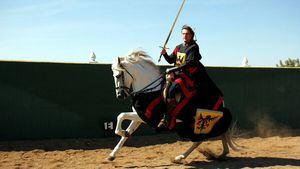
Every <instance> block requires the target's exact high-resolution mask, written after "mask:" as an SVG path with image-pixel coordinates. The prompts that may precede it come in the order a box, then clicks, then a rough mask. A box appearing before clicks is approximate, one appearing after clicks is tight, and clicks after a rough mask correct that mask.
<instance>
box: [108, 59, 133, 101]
mask: <svg viewBox="0 0 300 169" xmlns="http://www.w3.org/2000/svg"><path fill="white" fill-rule="evenodd" d="M122 61H124V58H121V57H118V59H117V62H115V63H114V64H112V71H113V77H114V81H115V89H116V97H117V98H118V99H126V98H127V97H128V96H130V95H131V91H132V82H133V76H132V75H131V74H130V73H129V72H128V71H127V70H126V68H125V67H124V66H123V64H122Z"/></svg>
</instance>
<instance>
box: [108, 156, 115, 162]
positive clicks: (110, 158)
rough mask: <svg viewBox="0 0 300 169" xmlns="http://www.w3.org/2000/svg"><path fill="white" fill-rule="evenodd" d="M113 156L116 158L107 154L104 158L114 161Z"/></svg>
mask: <svg viewBox="0 0 300 169" xmlns="http://www.w3.org/2000/svg"><path fill="white" fill-rule="evenodd" d="M115 158H116V157H113V156H108V157H107V158H106V160H108V161H114V159H115Z"/></svg>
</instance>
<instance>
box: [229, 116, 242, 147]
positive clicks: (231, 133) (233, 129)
mask: <svg viewBox="0 0 300 169" xmlns="http://www.w3.org/2000/svg"><path fill="white" fill-rule="evenodd" d="M236 134H237V127H236V121H235V122H234V123H232V125H231V127H229V128H228V130H227V132H226V133H225V138H226V140H227V143H228V146H229V147H230V148H231V149H232V150H234V151H240V150H241V149H242V147H241V146H240V145H238V144H237V143H236V142H235V141H234V138H237V137H236V136H237V135H236Z"/></svg>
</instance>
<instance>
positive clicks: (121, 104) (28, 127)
mask: <svg viewBox="0 0 300 169" xmlns="http://www.w3.org/2000/svg"><path fill="white" fill-rule="evenodd" d="M207 69H208V72H209V74H210V75H211V77H212V79H213V80H214V81H215V82H216V83H217V84H218V86H219V87H220V88H221V89H222V90H223V92H224V95H225V104H226V106H227V107H229V108H230V109H231V111H232V113H233V115H234V118H235V119H237V121H238V125H239V127H240V128H244V129H253V128H254V127H255V126H256V123H257V120H259V119H261V118H262V117H263V116H265V115H268V116H269V117H271V119H272V120H273V121H275V122H276V124H279V125H284V126H288V127H290V128H297V129H300V123H299V122H298V120H299V119H300V113H299V111H298V109H297V107H298V105H299V100H298V97H299V95H300V89H299V87H298V86H299V84H300V78H299V77H300V69H280V68H223V67H209V68H207ZM0 93H1V94H0V140H18V139H48V138H95V137H97V138H99V137H112V136H114V133H113V130H111V129H109V128H108V129H107V130H105V123H107V125H110V122H113V125H114V126H115V122H116V117H117V115H118V114H119V113H120V112H126V111H131V107H130V101H119V100H117V99H116V98H115V91H114V84H113V78H112V72H111V69H110V65H108V64H107V65H103V64H63V63H32V62H4V61H2V62H0ZM142 133H146V134H153V133H154V131H153V130H152V129H151V128H149V127H147V126H146V125H143V126H142V128H141V129H139V130H138V134H142Z"/></svg>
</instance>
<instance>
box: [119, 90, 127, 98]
mask: <svg viewBox="0 0 300 169" xmlns="http://www.w3.org/2000/svg"><path fill="white" fill-rule="evenodd" d="M126 96H127V95H126V93H125V92H124V90H121V91H117V99H120V100H124V99H126Z"/></svg>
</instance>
